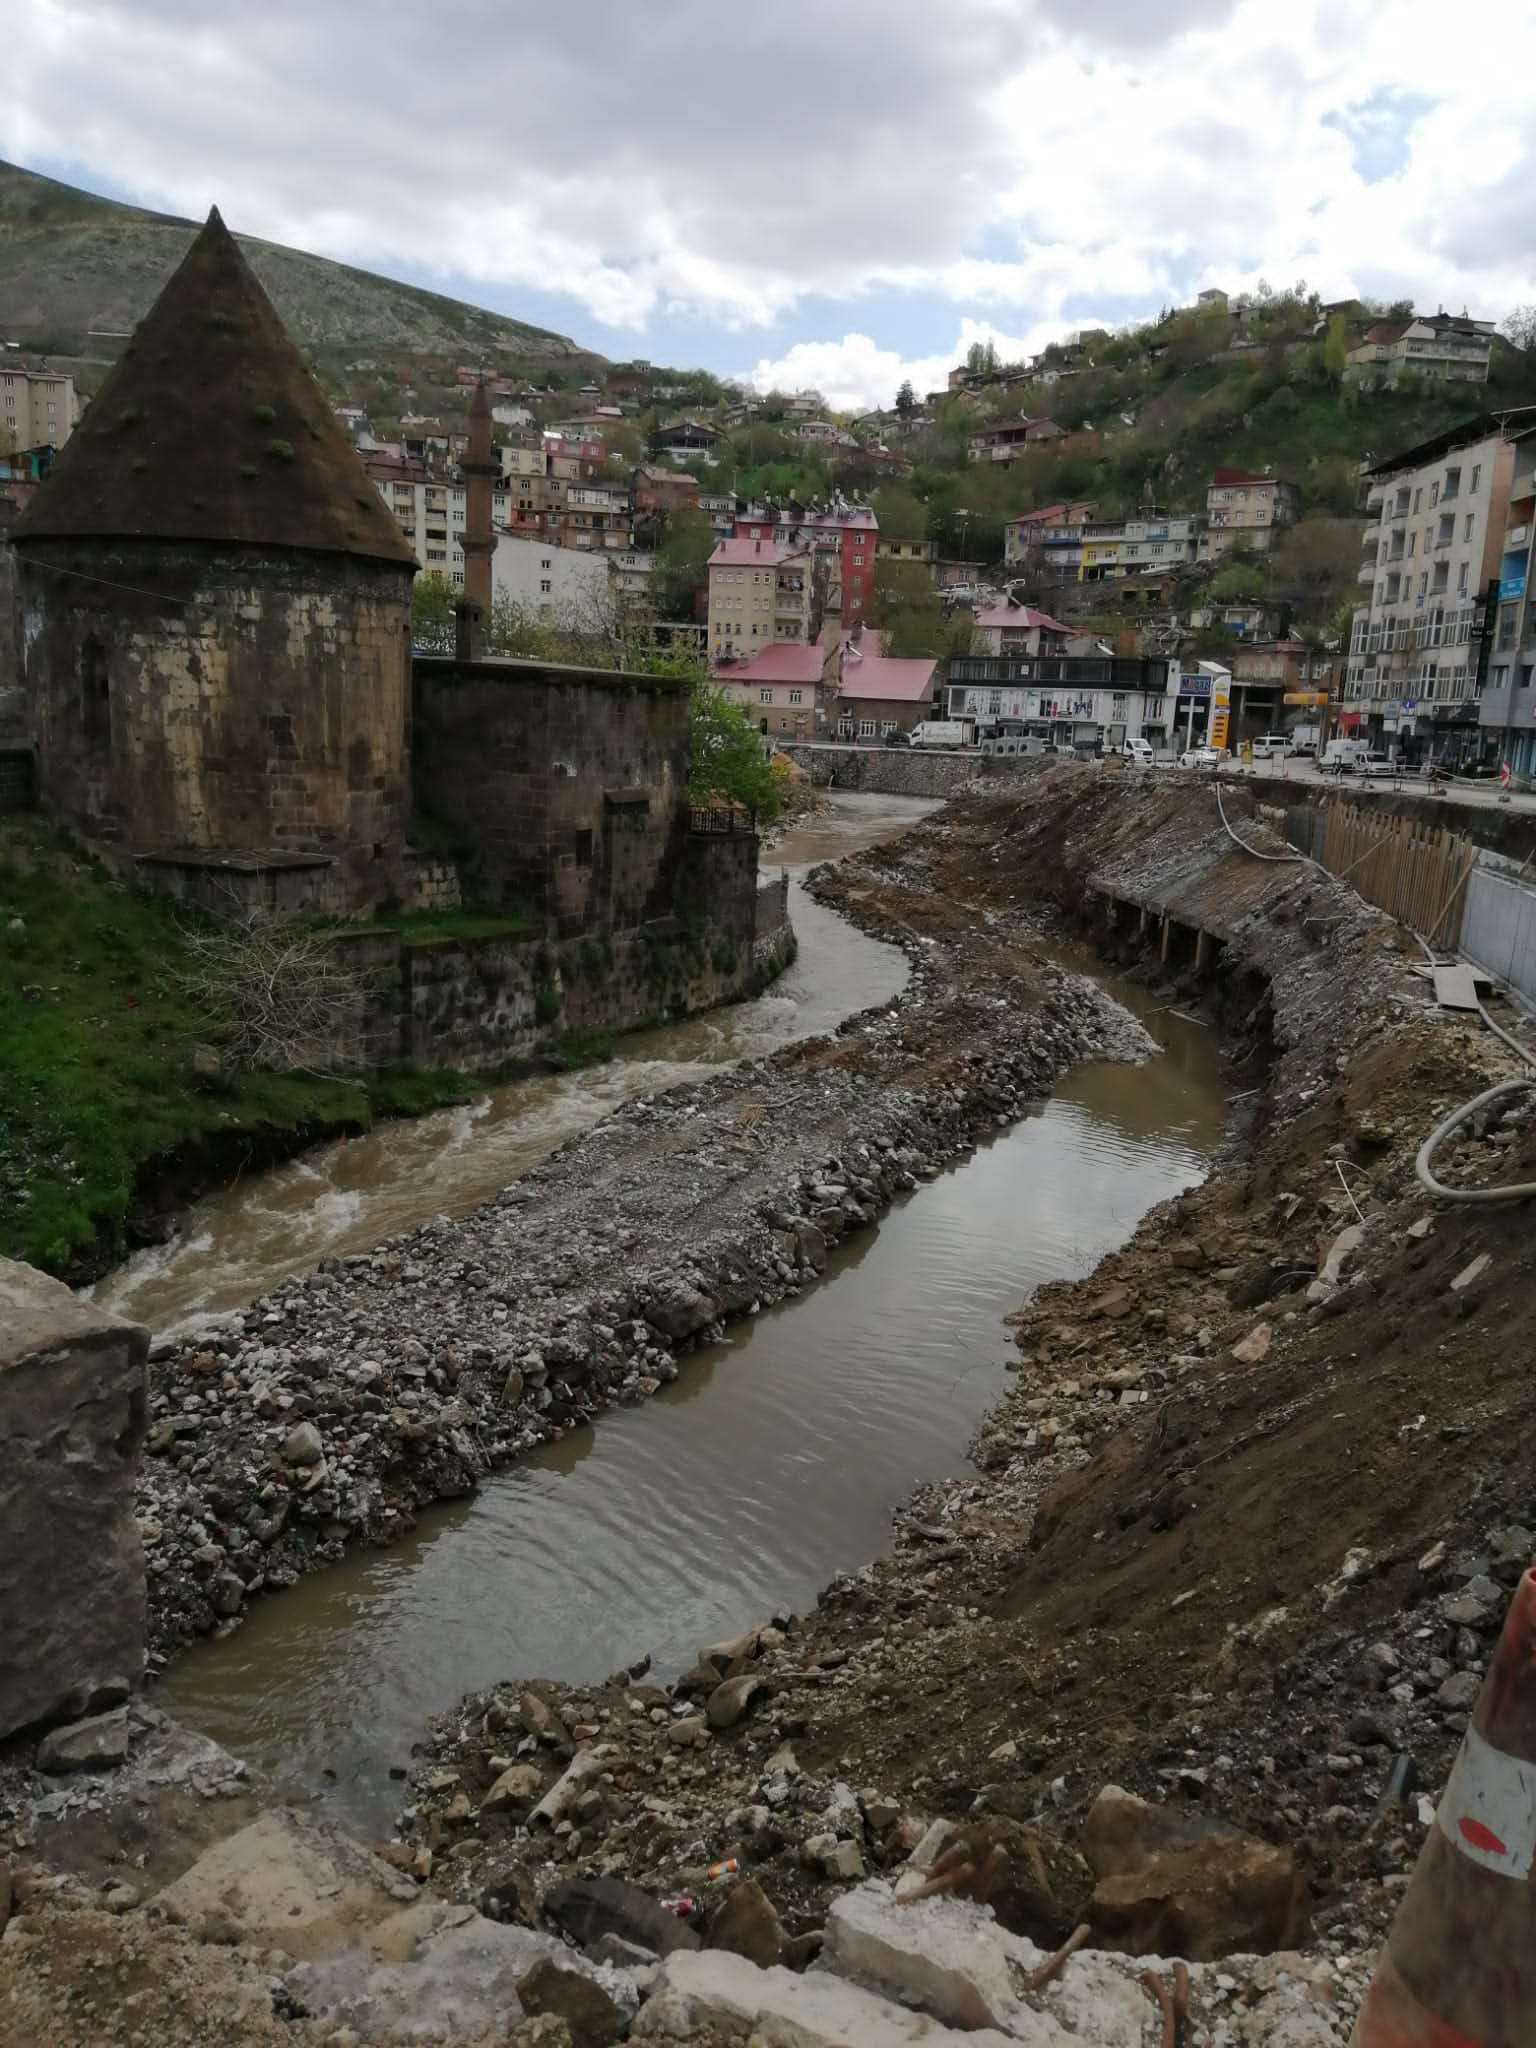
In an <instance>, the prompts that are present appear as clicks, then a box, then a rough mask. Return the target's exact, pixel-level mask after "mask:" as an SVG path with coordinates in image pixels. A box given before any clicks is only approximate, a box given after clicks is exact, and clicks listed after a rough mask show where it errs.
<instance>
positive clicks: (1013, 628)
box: [974, 604, 1072, 655]
mask: <svg viewBox="0 0 1536 2048" xmlns="http://www.w3.org/2000/svg"><path fill="white" fill-rule="evenodd" d="M974 625H975V630H976V634H977V637H978V638H979V639H980V640H981V642H982V647H983V649H984V651H985V652H986V653H988V654H1029V655H1036V654H1060V653H1062V652H1063V650H1064V649H1065V647H1066V644H1067V641H1068V640H1069V639H1070V638H1071V636H1072V628H1071V627H1070V626H1064V625H1063V624H1062V623H1061V621H1060V619H1053V618H1052V617H1051V615H1050V613H1049V612H1040V611H1036V610H1035V607H1034V606H1033V605H1032V604H995V605H992V606H990V607H989V608H988V609H987V610H986V611H983V612H978V613H977V614H976V617H975V621H974Z"/></svg>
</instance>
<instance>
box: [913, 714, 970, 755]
mask: <svg viewBox="0 0 1536 2048" xmlns="http://www.w3.org/2000/svg"><path fill="white" fill-rule="evenodd" d="M965 742H966V727H965V721H964V720H963V719H960V718H925V719H924V720H923V722H922V724H921V725H914V726H913V728H912V744H913V746H914V747H950V748H959V747H963V746H964V745H965Z"/></svg>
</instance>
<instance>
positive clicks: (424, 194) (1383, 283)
mask: <svg viewBox="0 0 1536 2048" xmlns="http://www.w3.org/2000/svg"><path fill="white" fill-rule="evenodd" d="M18 10H19V13H18ZM3 40H4V45H5V91H4V93H3V94H0V156H4V157H6V158H9V159H10V160H11V161H13V162H18V163H22V164H25V165H27V166H28V167H29V168H31V169H33V170H38V171H45V172H48V173H50V174H51V175H53V176H56V177H61V178H66V179H69V180H70V181H72V182H74V183H78V184H81V185H85V186H88V187H89V188H90V189H92V190H93V191H98V192H103V193H107V194H109V195H111V196H113V197H117V198H125V199H133V200H137V201H139V202H142V203H145V204H149V205H153V206H157V207H162V208H166V209H169V210H172V211H175V212H179V213H187V214H192V215H201V214H203V213H205V212H206V211H207V209H208V207H209V205H210V204H212V203H215V202H216V203H217V204H218V205H219V206H220V207H221V208H222V210H223V212H224V216H225V218H226V219H227V220H228V221H229V222H230V224H231V225H232V226H234V227H236V228H238V229H241V230H243V231H245V232H248V233H252V234H259V235H265V236H268V237H271V238H272V239H274V240H278V241H283V242H291V243H295V244H297V245H299V246H301V247H303V248H306V249H312V250H315V251H317V252H319V253H321V254H324V255H328V256H336V257H341V258H345V259H346V260H348V261H350V262H354V263H359V264H362V265H364V266H366V267H368V268H371V269H377V270H381V271H385V272H387V273H389V274H391V275H393V276H397V277H404V278H409V279H411V280H413V281H416V282H420V283H427V284H431V285H434V286H435V287H437V288H438V289H441V290H445V291H449V292H452V293H454V294H455V295H458V296H462V297H464V298H469V299H474V300H476V301H477V302H479V303H481V304H484V305H488V306H493V307H497V308H500V309H502V310H505V311H507V312H509V313H516V314H518V315H520V316H521V317H523V318H525V319H531V320H534V321H536V322H538V323H539V324H541V325H544V326H549V327H554V328H558V329H559V330H560V331H562V332H564V333H567V334H570V335H573V336H575V337H576V338H577V339H578V340H579V341H581V342H583V343H585V344H586V345H588V346H590V347H593V348H596V349H599V350H601V351H602V352H603V353H604V354H607V355H612V356H630V355H635V354H640V355H648V356H650V357H651V358H652V359H653V360H654V361H658V362H668V363H702V364H705V365H707V366H708V367H709V368H710V369H713V370H715V371H717V372H718V373H720V374H722V375H728V376H742V377H749V378H752V379H754V380H755V381H757V382H758V383H760V384H763V385H767V384H768V383H770V382H771V383H778V384H781V385H797V386H798V385H805V384H814V385H816V386H818V387H819V388H820V389H821V390H822V391H824V392H825V393H826V394H827V396H828V398H829V399H830V400H831V401H832V402H833V403H834V404H838V405H845V406H851V405H863V404H874V403H879V402H888V401H889V399H890V397H891V396H892V394H893V392H894V391H895V388H896V385H897V384H898V382H899V381H900V380H901V378H902V377H903V376H910V377H911V378H912V379H913V381H914V382H915V383H916V385H917V387H918V389H919V390H922V389H924V388H926V387H928V386H930V385H932V384H934V383H936V382H938V381H940V379H941V378H942V373H943V371H944V369H945V368H947V366H948V365H949V364H950V363H952V362H953V361H955V360H956V359H957V357H958V356H959V354H961V353H962V352H963V350H964V348H965V346H966V345H967V344H968V343H969V342H970V341H971V340H973V339H976V338H987V337H991V338H994V339H995V340H996V342H997V344H998V347H999V349H1000V350H1001V351H1002V352H1003V353H1004V354H1007V355H1013V354H1018V353H1021V352H1023V351H1025V350H1033V349H1035V348H1038V347H1039V346H1040V345H1041V344H1042V343H1043V342H1045V341H1047V340H1049V339H1050V338H1051V337H1052V336H1053V335H1059V334H1061V333H1063V332H1066V331H1070V330H1071V329H1072V328H1074V327H1077V326H1079V325H1090V324H1092V325H1097V324H1101V323H1110V324H1113V323H1116V322H1119V321H1123V320H1127V319H1132V318H1137V317H1142V316H1146V315H1155V314H1156V313H1157V312H1158V310H1159V309H1160V308H1161V307H1162V306H1164V305H1167V304H1172V303H1179V302H1183V301H1185V300H1187V299H1188V298H1189V297H1191V296H1192V295H1193V293H1194V292H1195V291H1196V290H1198V289H1199V288H1200V287H1202V286H1204V285H1208V284H1220V285H1224V286H1226V287H1227V288H1229V289H1234V290H1235V289H1240V288H1242V287H1244V286H1247V285H1251V284H1253V283H1255V282H1256V281H1257V280H1258V279H1260V278H1266V279H1268V280H1269V282H1270V283H1271V284H1273V285H1275V286H1276V287H1279V286H1283V285H1286V284H1290V283H1293V282H1294V281H1295V280H1297V279H1298V278H1305V279H1306V281H1307V282H1308V284H1309V285H1311V286H1313V287H1315V288H1317V289H1318V290H1320V291H1321V292H1322V293H1323V294H1324V296H1325V297H1334V296H1338V295H1340V294H1342V293H1344V292H1346V291H1350V290H1353V291H1358V292H1363V293H1367V294H1370V295H1374V296H1381V297H1386V298H1396V297H1399V296H1411V297H1414V298H1415V299H1416V300H1417V301H1418V302H1419V304H1420V305H1428V306H1429V307H1431V308H1433V307H1434V306H1435V305H1438V304H1442V303H1443V304H1445V305H1446V306H1448V307H1451V308H1453V309H1454V310H1457V311H1459V310H1460V309H1461V307H1462V306H1463V305H1464V304H1465V305H1466V306H1468V307H1469V308H1470V310H1472V311H1473V312H1475V313H1477V314H1480V315H1483V316H1485V317H1492V318H1499V317H1502V316H1503V315H1504V314H1505V313H1507V312H1508V311H1509V310H1510V309H1511V308H1512V307H1513V306H1515V305H1517V304H1523V303H1528V302H1530V301H1531V300H1536V6H1532V5H1531V4H1530V0H1475V4H1474V5H1473V6H1470V7H1468V8H1467V9H1466V10H1465V12H1463V13H1461V14H1459V15H1458V14H1457V13H1455V12H1454V11H1451V12H1448V11H1447V5H1446V0H1283V4H1282V0H1164V4H1162V5H1160V6H1158V5H1149V4H1147V0H881V4H879V5H871V4H870V0H862V4H849V0H844V4H842V5H839V4H838V0H776V4H773V5H754V6H747V5H745V4H743V0H640V4H635V0H626V4H623V5H621V4H619V0H585V4H583V5H581V6H553V7H548V6H537V5H534V4H531V0H499V4H497V0H457V4H455V5H449V6H444V7H440V8H430V7H425V6H422V5H420V4H419V0H412V4H406V0H262V4H261V5H259V6H249V7H238V8H237V7H234V6H231V5H229V4H227V0H9V5H8V6H7V9H6V27H5V32H4V38H3Z"/></svg>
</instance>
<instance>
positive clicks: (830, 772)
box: [781, 746, 1054, 797]
mask: <svg viewBox="0 0 1536 2048" xmlns="http://www.w3.org/2000/svg"><path fill="white" fill-rule="evenodd" d="M781 751H782V752H784V753H786V754H788V755H789V757H790V759H791V760H792V761H794V762H796V763H797V765H798V766H800V767H801V768H804V769H805V770H806V772H807V774H808V775H809V776H810V778H811V781H812V782H813V783H815V784H816V785H817V787H818V788H826V787H828V786H829V785H830V786H831V787H833V788H836V789H853V790H860V791H863V792H865V793H867V794H869V795H871V796H875V795H878V796H932V797H947V796H953V795H954V794H955V791H956V790H958V789H963V788H964V787H965V786H966V784H967V783H971V782H990V783H997V782H1000V781H1004V780H1012V779H1014V778H1016V777H1018V776H1020V775H1028V774H1031V773H1038V772H1039V769H1040V768H1041V766H1043V765H1044V763H1043V761H1041V760H1035V759H1032V758H1031V757H1029V756H1027V755H1023V756H1014V755H1001V754H976V753H962V754H940V753H930V752H928V751H927V750H925V749H923V748H913V747H797V746H786V747H784V748H782V750H781ZM1047 758H1050V759H1054V757H1053V756H1052V757H1047Z"/></svg>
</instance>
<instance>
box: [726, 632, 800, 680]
mask: <svg viewBox="0 0 1536 2048" xmlns="http://www.w3.org/2000/svg"><path fill="white" fill-rule="evenodd" d="M825 660H826V652H825V650H824V649H823V648H821V647H819V646H816V645H813V644H808V643H807V642H805V641H803V640H778V641H775V642H774V644H773V645H772V646H771V647H763V648H760V649H759V650H758V652H757V653H756V654H754V655H753V656H752V658H751V660H750V661H734V662H720V663H717V664H716V666H715V670H714V673H715V677H716V680H717V681H719V682H722V683H819V682H820V681H821V671H822V664H823V663H824V662H825Z"/></svg>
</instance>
